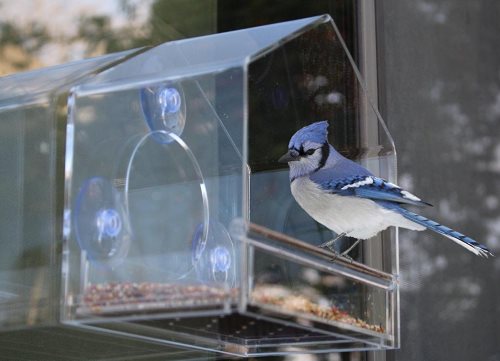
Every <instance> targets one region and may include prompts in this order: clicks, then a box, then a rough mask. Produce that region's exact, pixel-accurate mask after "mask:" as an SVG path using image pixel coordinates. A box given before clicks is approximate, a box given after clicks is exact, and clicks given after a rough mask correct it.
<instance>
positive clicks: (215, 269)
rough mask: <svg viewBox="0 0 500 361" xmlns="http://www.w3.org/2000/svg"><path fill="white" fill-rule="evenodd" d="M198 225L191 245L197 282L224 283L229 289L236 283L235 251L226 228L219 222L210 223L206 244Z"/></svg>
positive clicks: (201, 227) (200, 226)
mask: <svg viewBox="0 0 500 361" xmlns="http://www.w3.org/2000/svg"><path fill="white" fill-rule="evenodd" d="M202 229H203V225H202V224H200V225H199V226H198V229H197V230H196V232H195V233H194V235H193V240H192V243H191V249H192V263H193V266H194V269H195V271H196V276H197V279H198V280H199V281H202V282H204V283H224V284H227V285H228V286H229V287H231V286H232V285H234V283H235V282H236V269H235V250H234V244H233V241H232V239H231V237H230V235H229V233H228V231H227V230H226V228H225V227H224V226H223V225H222V224H221V223H219V222H216V221H213V222H210V225H209V227H208V236H207V239H206V242H203V239H202Z"/></svg>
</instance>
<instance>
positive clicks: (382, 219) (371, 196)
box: [278, 120, 493, 260]
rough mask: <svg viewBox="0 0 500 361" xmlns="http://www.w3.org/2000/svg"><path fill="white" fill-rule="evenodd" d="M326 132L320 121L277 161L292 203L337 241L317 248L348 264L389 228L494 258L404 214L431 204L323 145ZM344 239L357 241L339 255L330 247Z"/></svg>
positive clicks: (470, 241) (440, 228)
mask: <svg viewBox="0 0 500 361" xmlns="http://www.w3.org/2000/svg"><path fill="white" fill-rule="evenodd" d="M328 126H329V123H328V121H327V120H323V121H319V122H315V123H312V124H310V125H308V126H305V127H303V128H301V129H299V130H298V131H297V132H296V133H295V134H294V135H293V136H292V137H291V139H290V142H289V144H288V151H287V152H286V153H285V154H284V155H283V156H282V157H281V158H279V160H278V162H280V163H288V166H289V178H290V189H291V193H292V195H293V197H294V198H295V200H296V201H297V203H298V204H299V205H300V206H301V207H302V208H303V209H304V210H305V211H306V212H307V213H308V214H309V215H310V216H311V217H312V218H313V219H314V220H315V221H317V222H319V223H321V224H322V225H324V226H325V227H327V228H328V229H330V230H332V231H333V232H335V233H336V235H337V236H336V237H335V238H333V239H332V240H329V241H327V242H325V243H323V244H321V245H320V246H319V247H322V248H328V249H329V250H330V251H332V252H334V253H335V254H336V255H340V256H343V257H346V258H349V259H351V258H350V256H349V255H348V254H349V252H350V251H351V250H352V249H354V247H355V246H356V245H357V244H358V243H359V242H360V241H362V240H366V239H369V238H372V237H373V236H375V235H377V234H378V233H379V232H381V231H383V230H385V229H387V228H388V227H391V226H393V227H401V228H406V229H410V230H415V231H423V230H425V229H429V230H431V231H434V232H436V233H439V234H441V235H443V236H445V237H447V238H449V239H451V240H452V241H454V242H455V243H457V244H459V245H460V246H462V247H464V248H466V249H467V250H468V251H470V252H472V253H474V254H476V255H478V256H482V257H485V258H487V257H488V256H493V253H492V252H491V251H490V250H489V249H488V248H487V247H486V246H484V245H482V244H480V243H478V242H476V241H475V240H473V239H472V238H470V237H467V236H465V235H463V234H462V233H459V232H457V231H455V230H453V229H451V228H449V227H446V226H444V225H442V224H439V223H438V222H435V221H432V220H430V219H428V218H426V217H424V216H421V215H419V214H417V213H414V212H412V211H409V210H408V209H406V208H405V207H406V206H417V207H425V206H431V204H430V203H427V202H425V201H423V200H421V199H420V198H419V197H417V196H415V195H414V194H412V193H410V192H408V191H406V190H404V189H402V188H401V187H399V186H398V185H396V184H393V183H391V182H388V181H387V180H384V179H382V178H379V177H376V176H375V175H374V174H372V173H371V172H370V171H369V170H368V169H366V168H364V167H362V166H361V165H359V164H358V163H355V162H354V161H352V160H350V159H347V158H345V157H344V156H342V155H341V154H340V153H339V152H338V151H337V150H336V149H335V148H334V147H333V146H332V145H331V144H329V142H328ZM343 237H353V238H355V239H357V240H356V242H355V243H354V244H353V245H352V246H350V247H349V248H348V249H347V250H345V251H344V252H342V253H340V254H339V253H338V252H336V251H335V250H334V248H333V245H334V244H335V242H337V241H338V240H339V239H341V238H343ZM351 260H352V259H351Z"/></svg>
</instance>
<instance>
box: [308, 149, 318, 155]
mask: <svg viewBox="0 0 500 361" xmlns="http://www.w3.org/2000/svg"><path fill="white" fill-rule="evenodd" d="M315 151H316V149H308V150H306V155H312V154H314V152H315Z"/></svg>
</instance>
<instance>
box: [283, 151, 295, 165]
mask: <svg viewBox="0 0 500 361" xmlns="http://www.w3.org/2000/svg"><path fill="white" fill-rule="evenodd" d="M294 160H298V157H297V156H293V155H292V154H291V152H286V153H285V154H283V155H282V156H281V158H280V159H278V162H280V163H288V162H293V161H294Z"/></svg>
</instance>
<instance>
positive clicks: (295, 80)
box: [6, 16, 399, 356]
mask: <svg viewBox="0 0 500 361" xmlns="http://www.w3.org/2000/svg"><path fill="white" fill-rule="evenodd" d="M62 69H63V68H61V69H60V71H62ZM95 69H98V67H97V66H96V67H95ZM55 70H56V71H59V70H57V68H56V69H55ZM61 74H62V73H61ZM67 83H68V84H71V86H67V87H66V88H65V89H67V90H65V91H61V90H57V91H53V92H52V93H49V94H48V99H57V101H58V102H59V103H61V99H64V100H65V103H64V104H65V105H67V107H62V108H57V109H58V111H59V112H60V113H61V109H63V110H64V112H62V114H63V115H64V117H63V118H61V119H64V122H63V127H61V129H62V130H63V132H64V133H63V134H64V135H65V144H64V147H62V146H59V148H57V146H54V147H56V148H54V151H53V152H52V154H57V155H58V156H59V157H60V158H59V159H60V162H59V163H57V162H56V163H57V164H59V165H60V169H64V177H63V176H62V174H59V173H58V172H57V169H59V168H57V167H55V165H57V164H56V163H54V164H55V165H54V168H52V171H53V175H54V179H55V181H54V182H55V183H54V185H51V186H50V187H49V186H48V185H41V187H40V189H44V190H47V189H48V190H50V192H52V193H50V194H53V195H54V197H55V199H56V200H59V201H60V203H57V202H56V203H55V205H54V207H53V208H51V209H52V214H53V218H52V219H47V220H44V222H45V224H50V225H51V227H53V229H55V230H58V231H59V232H61V233H62V240H63V243H62V248H58V245H59V243H58V237H57V234H56V233H54V234H53V235H52V237H51V238H50V237H49V238H50V240H48V241H47V242H46V243H44V245H43V248H44V250H45V247H46V248H47V249H51V250H52V252H54V253H53V254H55V255H58V257H59V260H60V262H61V263H60V267H61V270H62V282H61V284H60V286H59V285H58V284H57V285H54V286H53V287H54V288H55V289H56V290H57V289H58V290H59V291H60V295H61V298H62V300H61V305H62V306H61V309H60V312H59V314H58V317H56V319H58V321H60V322H62V323H64V324H66V325H69V326H71V327H77V328H80V329H91V330H93V331H98V332H107V333H113V334H117V335H126V336H131V337H136V338H138V339H141V340H146V341H151V342H154V343H160V344H161V343H165V344H168V345H172V344H174V345H183V346H189V347H193V348H198V349H204V350H212V351H217V352H222V353H227V354H233V355H244V356H249V355H255V356H260V355H270V354H287V353H294V352H305V351H307V352H326V351H338V350H344V351H346V350H355V349H356V350H359V349H383V348H393V347H397V345H398V332H399V330H398V309H399V308H398V286H397V272H398V269H397V237H396V234H395V233H393V234H391V233H389V232H387V233H385V234H383V235H382V236H379V237H377V238H376V239H373V240H370V241H369V242H364V244H363V245H362V246H361V247H359V249H358V250H357V253H355V254H354V261H352V262H348V261H346V260H343V259H332V255H331V254H330V253H329V252H328V251H326V250H323V249H320V248H318V247H317V245H319V244H321V243H323V242H324V241H326V240H328V239H330V238H333V236H334V235H333V234H332V233H331V231H329V230H327V229H325V228H323V227H321V226H320V225H318V224H317V223H315V222H314V221H313V220H312V219H311V218H310V217H309V216H308V215H307V214H306V213H305V212H304V211H302V210H301V209H300V207H299V206H298V205H297V204H296V203H295V202H294V201H293V198H292V197H291V194H290V188H289V181H288V169H287V168H286V167H284V166H283V165H281V164H279V163H278V162H277V159H278V158H279V156H280V155H281V154H282V153H284V152H285V151H286V149H287V144H288V140H289V138H290V137H291V135H292V134H293V133H294V132H295V131H297V130H298V129H299V128H301V127H302V126H305V125H307V124H310V123H312V122H315V121H319V120H325V119H326V120H329V121H330V139H329V140H330V142H331V143H332V144H333V145H334V146H335V147H336V148H337V149H338V150H339V151H341V152H343V153H344V154H346V155H347V156H349V157H351V158H354V159H358V160H359V161H361V162H363V163H364V164H365V165H366V166H368V167H369V168H370V169H371V170H372V171H373V172H374V173H376V174H378V175H380V176H382V177H384V178H387V179H389V180H394V176H395V153H394V147H393V145H392V141H391V138H390V135H389V134H388V133H387V130H386V128H385V126H384V124H383V121H382V120H381V119H380V117H379V115H378V114H377V112H376V110H375V109H374V108H373V107H372V106H371V103H370V101H369V100H368V98H367V95H366V93H365V91H364V89H363V87H362V83H361V82H360V78H359V74H358V73H357V70H356V68H355V64H354V63H353V61H352V59H351V58H350V56H349V54H348V53H347V50H346V47H345V45H344V44H343V42H342V39H341V38H340V35H339V33H338V31H337V29H336V27H335V25H334V23H333V21H332V19H331V18H330V17H329V16H321V17H315V18H309V19H303V20H297V21H292V22H287V23H281V24H275V25H269V26H263V27H258V28H252V29H245V30H240V31H235V32H229V33H223V34H217V35H212V36H206V37H200V38H193V39H188V40H183V41H177V42H170V43H166V44H163V45H160V46H158V47H156V48H153V49H149V50H145V51H142V52H138V53H134V54H131V55H130V56H128V57H126V58H122V59H120V60H119V61H118V62H117V63H116V64H114V65H113V66H111V67H109V68H106V69H99V70H98V71H94V72H93V73H92V74H91V75H88V76H84V77H80V78H77V79H72V80H68V79H67ZM52 101H53V100H52ZM21 107H22V108H23V109H25V108H26V109H27V105H26V104H22V105H21ZM55 113H56V112H55V111H53V112H52V113H51V115H49V116H48V117H52V116H54V115H53V114H55ZM13 123H15V122H14V121H13ZM46 128H48V129H47V131H52V132H53V131H54V129H58V128H57V127H56V124H54V123H47V124H46ZM50 144H52V143H50ZM10 151H12V150H10ZM9 164H11V163H9ZM12 164H14V163H12ZM13 171H14V172H17V173H16V176H18V177H20V178H23V177H25V176H26V175H24V174H22V173H19V172H18V170H13ZM61 173H62V172H61ZM58 205H59V207H60V208H58V207H57V206H58ZM21 219H23V220H24V219H25V218H23V217H21ZM58 227H60V228H58ZM348 241H349V240H348ZM344 246H346V245H344ZM51 247H52V248H51ZM45 251H46V250H45ZM59 251H60V253H59ZM57 259H58V258H57V257H56V258H54V261H53V263H52V265H53V266H52V268H51V269H55V268H57V264H58V263H57ZM6 265H7V263H6Z"/></svg>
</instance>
